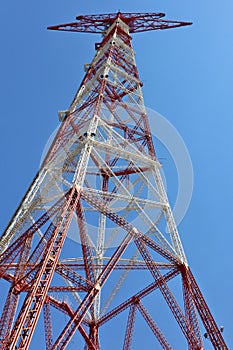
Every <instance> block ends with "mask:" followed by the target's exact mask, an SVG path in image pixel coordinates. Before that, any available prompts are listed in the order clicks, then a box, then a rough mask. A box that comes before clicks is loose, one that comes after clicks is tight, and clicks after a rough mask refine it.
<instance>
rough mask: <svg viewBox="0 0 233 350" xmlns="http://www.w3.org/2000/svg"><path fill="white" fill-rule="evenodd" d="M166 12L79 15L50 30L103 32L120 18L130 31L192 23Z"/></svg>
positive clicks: (143, 30) (137, 31) (135, 31)
mask: <svg viewBox="0 0 233 350" xmlns="http://www.w3.org/2000/svg"><path fill="white" fill-rule="evenodd" d="M164 16H165V14H164V13H121V12H118V13H111V14H98V15H85V16H77V17H76V20H77V21H76V22H72V23H66V24H59V25H55V26H49V27H48V29H50V30H61V31H66V32H85V33H102V32H104V31H105V30H106V29H108V28H109V27H110V26H111V25H112V24H113V22H114V21H115V20H116V19H117V18H120V19H121V20H122V21H123V22H125V23H126V24H127V26H128V27H129V32H130V33H139V32H146V31H149V30H159V29H169V28H177V27H183V26H187V25H191V24H192V23H191V22H180V21H172V20H165V19H163V17H164Z"/></svg>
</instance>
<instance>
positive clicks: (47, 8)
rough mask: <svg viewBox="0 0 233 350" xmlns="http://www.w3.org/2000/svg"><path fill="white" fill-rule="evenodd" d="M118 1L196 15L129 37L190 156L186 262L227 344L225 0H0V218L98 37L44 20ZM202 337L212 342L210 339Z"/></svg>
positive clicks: (232, 57) (228, 59)
mask: <svg viewBox="0 0 233 350" xmlns="http://www.w3.org/2000/svg"><path fill="white" fill-rule="evenodd" d="M119 9H120V10H121V11H122V12H123V11H126V12H156V11H159V12H165V13H166V14H167V18H169V19H174V20H175V19H177V20H187V21H192V22H193V23H194V24H193V26H192V27H187V28H181V29H175V30H170V31H160V32H150V33H144V34H137V35H135V36H134V40H133V45H134V49H135V51H136V53H137V56H136V59H137V64H138V69H139V74H140V77H141V79H142V81H143V82H144V88H143V92H144V97H145V102H146V105H147V106H148V107H150V108H153V109H155V110H157V111H158V112H160V113H161V114H163V115H164V116H165V117H166V118H167V119H169V120H170V121H171V122H172V124H173V125H174V126H175V127H176V128H177V130H178V131H179V132H180V134H181V135H182V137H183V139H184V140H185V143H186V146H187V147H188V150H189V152H190V155H191V158H192V162H193V167H194V176H195V182H194V192H193V197H192V202H191V205H190V207H189V210H188V213H187V215H186V216H185V218H184V220H183V221H182V223H181V224H180V225H179V231H180V235H181V238H182V241H183V244H184V248H185V251H186V254H187V257H188V261H189V263H190V266H191V269H192V271H193V273H194V275H195V276H196V279H197V281H198V283H199V286H200V287H201V290H202V292H203V294H204V296H205V298H206V300H207V303H208V305H209V306H210V309H211V310H212V312H213V315H214V317H215V318H216V320H217V322H218V324H219V325H224V326H225V331H224V335H225V339H226V341H227V343H228V345H229V349H231V348H233V302H232V295H233V279H232V272H233V263H232V245H233V228H232V215H233V201H232V200H233V186H232V171H233V164H232V160H233V157H232V151H233V137H232V135H233V64H232V62H233V29H232V13H233V3H232V1H231V0H223V1H221V2H219V1H216V0H212V1H210V0H207V1H189V0H179V1H176V2H175V1H171V0H169V1H168V0H164V1H152V0H144V1H139V0H134V1H133V0H128V1H123V0H120V1H111V2H110V1H107V0H104V1H95V0H86V1H77V0H76V1H74V0H68V1H62V0H56V1H55V0H50V1H44V0H42V1H37V2H35V1H29V0H25V1H23V2H22V1H10V0H9V1H7V2H3V3H2V4H1V31H0V37H1V65H0V76H1V86H0V89H1V94H0V96H1V119H0V123H1V138H0V151H1V169H2V170H1V184H2V185H1V200H0V213H1V214H0V228H1V231H2V230H3V228H4V227H5V226H6V224H7V222H8V221H9V219H10V217H11V215H12V214H13V212H14V210H15V208H16V206H17V204H18V203H19V201H20V200H21V198H22V196H23V195H24V193H25V191H26V189H27V188H28V186H29V184H30V182H31V181H32V179H33V177H34V175H35V173H36V171H37V170H38V167H39V163H40V158H41V153H42V151H43V148H44V145H45V143H46V141H47V139H48V138H49V136H50V134H51V132H52V131H53V130H54V129H55V127H56V126H57V125H58V119H57V110H60V109H66V108H67V107H68V106H69V104H70V102H71V100H72V98H73V95H74V94H75V92H76V89H77V87H78V85H79V83H80V81H81V79H82V77H83V75H84V71H83V64H84V63H88V62H90V61H91V60H92V58H93V55H94V42H95V41H99V40H100V38H99V37H98V36H95V35H89V34H68V33H59V32H57V33H54V32H48V31H47V30H46V27H47V26H48V25H53V24H58V23H65V22H70V21H73V20H74V19H75V16H76V15H79V14H91V13H105V12H106V13H107V12H115V11H117V10H119ZM159 156H161V157H162V156H163V155H159ZM168 166H169V164H166V167H168ZM168 185H169V184H168ZM171 196H172V189H171ZM0 298H1V297H0ZM0 300H1V299H0ZM205 345H206V349H208V348H209V345H208V341H206V342H205Z"/></svg>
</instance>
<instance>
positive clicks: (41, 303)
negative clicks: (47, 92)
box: [0, 12, 227, 350]
mask: <svg viewBox="0 0 233 350" xmlns="http://www.w3.org/2000/svg"><path fill="white" fill-rule="evenodd" d="M188 24H190V23H187V22H177V21H168V20H164V14H163V13H152V14H151V13H146V14H143V13H132V14H130V13H120V12H118V13H116V14H109V15H90V16H79V17H77V21H76V22H73V23H69V24H62V25H58V26H53V27H49V29H53V30H65V31H75V32H91V33H102V35H103V39H102V41H101V43H99V44H97V45H96V50H97V51H96V54H95V57H94V59H93V61H92V62H91V64H89V65H86V75H85V77H84V79H83V81H82V82H81V85H80V87H79V89H78V91H77V93H76V95H75V97H74V99H73V101H72V103H71V105H70V107H69V109H68V110H66V111H62V112H60V113H59V116H60V121H61V126H60V128H59V130H58V132H57V135H56V137H55V139H54V140H53V142H52V144H51V146H50V148H49V151H48V153H47V155H46V156H45V159H44V161H43V164H42V166H41V168H40V170H39V172H38V174H37V175H36V177H35V179H34V181H33V182H32V184H31V186H30V188H29V189H28V191H27V192H26V194H25V196H24V198H23V200H22V202H21V203H20V205H19V207H18V209H17V210H16V212H15V214H14V215H13V217H12V219H11V221H10V223H9V225H8V227H7V228H6V230H5V232H4V233H3V234H2V236H1V239H0V247H1V255H0V263H1V265H0V274H1V277H2V281H3V282H4V288H3V289H6V284H7V285H8V287H9V288H8V290H7V294H6V296H5V304H4V305H3V308H2V316H1V321H0V348H1V349H28V348H29V346H30V348H33V349H35V348H38V343H36V342H37V341H38V334H39V340H40V342H41V343H40V346H39V348H40V349H42V348H46V349H47V350H52V349H53V350H55V349H65V348H69V349H74V348H81V347H83V348H84V349H91V350H98V349H100V348H101V349H109V348H111V349H120V348H123V349H124V350H126V349H142V348H143V344H144V342H145V339H147V338H148V339H147V341H150V342H151V344H152V345H151V347H152V348H163V349H177V348H179V349H185V348H188V349H190V350H191V349H199V350H200V349H204V346H203V339H202V335H201V330H200V322H202V324H203V325H204V327H205V330H206V334H207V336H208V338H209V341H210V342H211V343H212V345H213V348H214V349H219V350H220V349H221V350H223V349H227V346H226V344H225V342H224V339H223V337H222V334H221V332H220V330H219V327H218V326H217V324H216V322H215V321H214V319H213V317H212V315H211V313H210V310H209V308H208V306H207V304H206V302H205V300H204V298H203V296H202V293H201V291H200V289H199V287H198V285H197V283H196V281H195V279H194V277H193V275H192V272H191V271H190V268H189V266H188V263H187V260H186V257H185V253H184V250H183V247H182V244H181V241H180V237H179V234H178V231H177V227H176V224H175V221H174V218H173V215H172V211H171V207H170V205H169V202H168V199H167V194H166V191H165V187H164V184H163V181H162V178H161V174H160V171H161V165H160V163H159V162H158V160H157V158H156V154H155V150H154V146H153V140H152V136H151V132H150V127H149V124H148V119H147V115H146V109H145V106H144V101H143V95H142V90H141V87H142V83H141V81H140V79H139V75H138V70H137V66H136V63H135V57H134V51H133V49H132V45H131V36H130V33H136V32H142V31H148V30H157V29H168V28H174V27H180V26H185V25H188ZM166 228H167V229H168V231H169V233H167V232H166ZM64 295H65V296H64ZM42 334H44V338H43V339H44V344H42V343H43V340H42ZM177 337H178V338H177ZM177 339H178V340H177ZM177 341H179V344H178V343H177ZM35 344H37V345H35ZM77 344H78V345H77ZM177 344H178V345H177ZM156 346H157V347H156Z"/></svg>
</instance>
